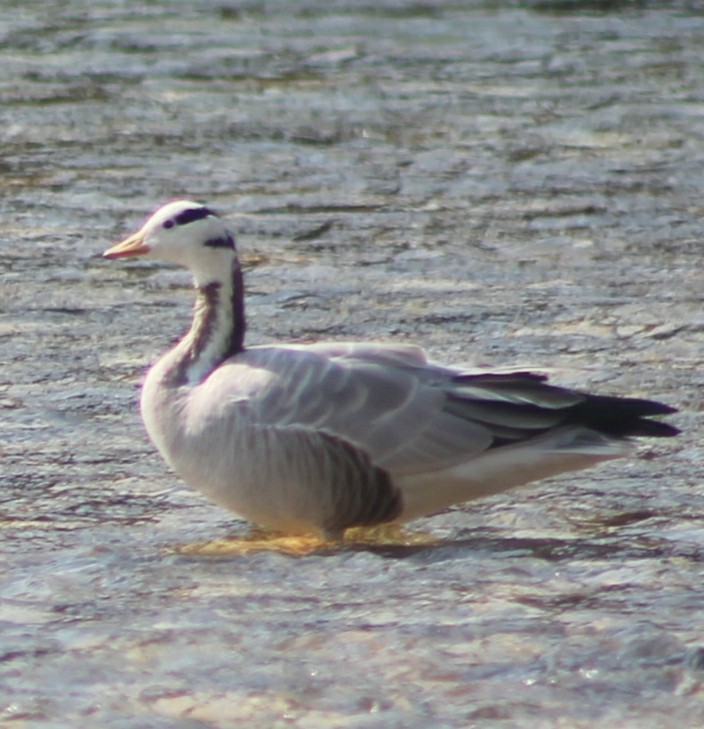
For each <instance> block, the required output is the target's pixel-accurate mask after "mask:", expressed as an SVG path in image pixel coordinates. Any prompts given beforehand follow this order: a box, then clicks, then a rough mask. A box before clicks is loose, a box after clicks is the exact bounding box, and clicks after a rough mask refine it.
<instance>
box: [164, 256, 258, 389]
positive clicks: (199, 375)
mask: <svg viewBox="0 0 704 729" xmlns="http://www.w3.org/2000/svg"><path fill="white" fill-rule="evenodd" d="M244 333H245V315H244V290H243V281H242V269H241V268H240V265H239V262H238V261H234V262H233V264H232V271H231V275H230V276H229V277H225V278H223V279H218V280H211V281H209V282H208V283H204V284H197V285H196V302H195V307H194V312H193V322H192V324H191V328H190V331H189V332H188V334H187V335H186V336H185V337H184V339H183V340H182V341H181V343H180V344H179V345H178V349H179V350H180V357H179V358H178V364H177V366H176V371H175V373H174V374H175V378H176V380H177V382H178V384H195V383H198V382H202V381H203V380H204V379H205V378H206V377H207V376H208V375H209V374H210V373H211V372H212V371H213V370H214V369H215V368H216V367H217V366H218V365H219V364H220V363H221V362H223V361H224V360H226V359H228V358H229V357H232V356H234V355H235V354H237V353H239V352H241V351H242V350H243V349H244Z"/></svg>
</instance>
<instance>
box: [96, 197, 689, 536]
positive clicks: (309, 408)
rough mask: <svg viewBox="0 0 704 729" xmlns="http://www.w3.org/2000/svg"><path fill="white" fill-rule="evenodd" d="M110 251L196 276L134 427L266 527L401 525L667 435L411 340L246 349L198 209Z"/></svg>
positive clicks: (196, 480)
mask: <svg viewBox="0 0 704 729" xmlns="http://www.w3.org/2000/svg"><path fill="white" fill-rule="evenodd" d="M214 241H217V245H216V244H215V243H214ZM105 255H106V257H108V258H119V257H125V256H133V255H146V256H151V257H154V258H160V259H163V260H167V261H171V262H175V263H180V264H182V265H185V266H187V267H189V268H190V270H191V271H192V273H193V274H194V279H195V285H196V289H197V300H196V309H195V315H194V320H193V324H192V327H191V330H190V332H189V333H188V334H187V335H186V336H185V337H184V339H183V340H182V341H181V342H180V343H179V344H178V345H177V346H176V347H175V348H174V349H173V350H171V351H170V352H169V353H167V354H166V355H165V356H164V357H162V359H161V360H159V362H157V364H156V365H155V366H154V367H153V368H152V369H151V371H150V372H149V374H148V376H147V379H146V382H145V385H144V390H143V394H142V414H143V417H144V421H145V424H146V427H147V430H148V432H149V435H150V437H151V438H152V440H153V442H154V443H155V445H156V446H157V448H158V449H159V451H160V452H161V454H162V455H163V457H164V458H165V459H166V461H167V462H168V463H169V464H170V465H171V467H172V468H173V469H174V470H175V471H176V472H177V473H178V474H179V475H180V476H181V477H182V478H183V479H184V480H185V481H186V482H187V483H189V484H190V485H192V486H193V487H194V488H196V489H198V490H200V491H202V492H203V493H204V494H206V495H207V496H209V497H210V498H211V499H213V500H214V501H216V502H217V503H219V504H221V505H223V506H225V507H227V508H229V509H231V510H233V511H235V512H237V513H238V514H241V515H242V516H244V517H246V518H248V519H250V520H252V521H254V522H257V523H259V524H261V525H264V526H268V527H271V528H274V529H276V530H281V531H285V532H310V531H315V532H319V533H321V534H323V535H325V536H328V537H339V536H340V535H341V534H342V533H343V532H344V530H345V529H346V528H348V527H351V526H364V525H375V524H380V523H385V522H394V521H397V522H400V521H408V520H410V519H414V518H416V517H419V516H422V515H424V514H430V513H434V512H437V511H439V510H441V509H444V508H446V507H448V506H450V505H452V504H456V503H461V502H464V501H468V500H470V499H474V498H477V497H480V496H485V495H488V494H492V493H496V492H499V491H503V490H505V489H508V488H511V487H513V486H517V485H519V484H522V483H527V482H529V481H534V480H537V479H540V478H545V477H547V476H551V475H554V474H556V473H560V472H563V471H569V470H575V469H580V468H585V467H588V466H591V465H594V464H595V463H598V462H600V461H603V460H607V459H610V458H615V457H618V456H622V455H625V454H626V453H627V452H628V450H629V447H628V440H627V439H628V437H629V436H641V435H642V436H671V435H675V434H676V433H677V432H678V431H677V430H676V429H675V428H673V427H672V426H670V425H667V424H665V423H661V422H659V421H655V420H651V419H650V418H651V416H657V415H663V414H667V413H671V412H674V409H673V408H671V407H669V406H666V405H663V404H660V403H656V402H652V401H648V400H639V399H631V398H615V397H604V396H597V395H588V394H585V393H581V392H576V391H573V390H567V389H564V388H560V387H554V386H551V385H548V384H547V383H546V382H545V377H543V376H542V375H536V374H533V373H528V372H510V373H501V372H499V373H485V372H476V373H475V372H466V371H462V370H459V369H455V368H452V367H446V366H443V365H439V364H435V363H431V362H428V361H427V360H426V357H425V354H424V353H423V351H422V350H421V349H420V348H418V347H415V346H410V345H394V344H382V343H346V342H328V343H320V344H313V345H277V346H261V347H247V348H245V347H244V331H245V320H244V304H243V290H242V274H241V269H240V265H239V262H238V260H237V257H236V253H235V247H234V238H233V237H232V235H231V233H230V231H229V230H228V228H227V226H226V224H225V223H224V222H223V221H222V220H221V219H220V218H219V217H218V216H217V215H215V214H214V213H213V212H212V211H211V210H209V209H208V208H206V207H205V206H203V205H200V204H198V203H194V202H190V201H178V202H175V203H171V204H169V205H167V206H165V207H163V208H161V209H160V210H158V211H157V212H156V213H155V214H154V215H153V216H152V217H151V218H150V219H149V220H148V221H147V222H146V223H145V225H144V227H143V228H142V229H141V230H140V231H138V232H137V233H136V234H134V235H133V236H131V237H130V238H128V239H126V240H125V241H123V242H122V243H119V244H117V245H116V246H113V247H112V248H110V249H109V250H108V251H106V253H105Z"/></svg>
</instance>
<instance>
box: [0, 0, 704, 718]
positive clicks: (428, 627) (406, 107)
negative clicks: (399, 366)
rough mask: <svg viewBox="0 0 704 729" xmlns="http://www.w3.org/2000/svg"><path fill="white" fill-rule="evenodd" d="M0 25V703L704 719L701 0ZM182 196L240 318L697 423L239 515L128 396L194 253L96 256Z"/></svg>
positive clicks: (23, 7)
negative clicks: (154, 431)
mask: <svg viewBox="0 0 704 729" xmlns="http://www.w3.org/2000/svg"><path fill="white" fill-rule="evenodd" d="M0 36H1V37H2V40H3V43H2V45H1V47H0V54H1V57H2V67H3V68H4V69H5V73H4V75H3V77H2V79H0V96H1V98H2V105H1V106H0V120H1V121H2V124H0V138H1V139H2V143H3V158H2V160H1V161H0V192H2V195H0V213H1V214H0V270H2V271H3V287H2V290H1V291H0V341H1V342H2V352H3V367H2V371H1V373H0V410H1V411H2V420H1V422H2V425H1V427H2V433H1V434H0V449H1V453H2V463H3V469H2V474H0V485H1V486H2V488H1V489H0V525H1V526H2V528H3V535H4V538H5V544H6V548H5V549H4V550H3V556H2V557H1V558H0V559H1V560H2V572H1V573H0V575H1V576H0V584H1V585H2V591H1V592H0V658H1V660H0V712H1V713H0V715H1V716H2V720H0V723H3V725H5V724H7V726H18V727H20V726H21V727H24V726H37V727H39V726H41V727H57V729H58V728H61V729H65V727H67V726H76V727H78V726H80V727H93V726H95V727H101V729H124V728H125V727H130V728H131V727H134V728H135V729H145V728H151V727H169V728H170V729H171V728H172V727H178V728H179V729H191V728H193V729H196V728H198V729H202V728H204V727H227V728H229V727H232V726H236V725H242V726H253V727H254V726H256V727H280V726H281V727H283V726H297V727H302V728H305V729H316V728H317V727H321V728H322V727H383V728H384V729H385V728H387V727H403V728H404V729H407V728H409V727H423V728H424V729H425V727H428V726H431V725H432V726H443V727H468V726H499V725H501V726H514V727H533V726H535V727H558V726H564V727H570V728H572V727H590V728H591V727H594V726H614V727H633V728H634V729H635V727H638V729H641V728H642V727H670V726H678V727H693V728H694V727H700V726H702V724H703V723H704V710H703V709H702V706H704V703H703V702H702V698H703V697H702V685H704V684H703V683H702V681H703V678H702V666H703V664H704V660H703V659H702V655H703V654H704V642H703V638H702V635H703V634H704V621H703V619H702V618H701V617H700V616H701V603H702V579H701V578H702V555H703V554H704V537H703V536H702V531H701V528H700V520H701V513H702V511H703V510H704V495H703V494H702V491H701V488H700V485H701V482H702V463H704V453H703V452H702V447H701V444H700V440H701V439H700V438H698V437H697V423H698V422H699V421H700V420H701V391H702V383H701V374H700V373H701V372H702V351H704V348H703V347H702V337H701V332H702V331H704V319H703V318H702V312H701V290H702V280H701V265H700V263H701V260H700V259H701V250H700V249H701V246H700V238H701V235H700V233H701V231H700V227H701V226H700V222H699V219H700V217H701V216H700V215H699V211H700V208H701V200H700V198H701V185H700V184H699V181H700V179H701V174H702V173H701V170H702V169H704V165H703V164H702V163H703V161H704V155H703V154H702V152H701V150H702V149H704V145H703V144H702V143H701V142H702V139H703V138H704V125H703V124H702V118H703V117H702V114H701V108H700V107H701V104H700V99H701V95H702V93H701V92H702V88H701V80H700V78H699V75H698V74H696V73H695V72H694V71H693V70H692V69H696V68H698V67H699V65H700V61H701V47H702V42H703V41H704V21H703V20H702V18H701V16H700V15H698V14H697V13H696V12H694V11H691V12H690V10H688V7H687V6H686V5H684V4H682V5H681V6H680V5H668V6H667V7H662V8H659V7H658V5H657V4H651V3H637V4H632V3H553V4H549V3H539V2H537V3H514V4H510V5H507V6H506V7H505V8H503V9H502V10H501V11H497V10H496V8H494V7H493V5H491V4H486V3H473V4H462V3H459V4H458V3H452V2H436V3H420V4H419V3H404V2H400V3H399V2H393V3H387V2H381V3H376V4H374V5H373V6H372V5H370V4H364V3H362V4H347V5H344V7H343V6H342V5H339V4H337V5H335V4H332V5H331V4H329V3H326V2H322V0H318V1H316V0H306V1H305V2H301V3H288V2H281V3H273V4H272V3H260V2H245V3H240V4H237V6H235V5H232V4H229V5H228V4H226V3H225V4H223V3H212V2H205V3H199V4H192V5H189V6H186V5H184V4H178V5H174V4H163V3H159V2H155V3H149V4H146V5H144V7H139V8H137V7H131V5H130V4H120V3H117V4H116V3H111V2H92V3H85V2H83V1H82V0H69V1H68V2H65V3H62V4H61V5H60V7H59V6H56V7H55V8H54V7H50V6H49V5H45V6H42V4H32V3H29V4H28V3H6V4H5V5H4V6H3V8H0ZM181 196H188V197H193V198H201V199H204V200H207V201H208V202H209V203H211V204H213V205H215V206H216V207H218V208H220V209H222V210H223V211H226V212H228V213H229V212H232V213H233V214H234V217H233V221H234V224H235V226H236V228H237V230H238V231H239V236H240V245H241V247H242V248H244V252H245V253H244V257H245V261H246V262H247V264H248V293H249V296H250V301H251V323H250V331H251V335H252V337H253V339H256V340H257V341H269V340H272V339H286V338H293V339H309V338H315V337H317V336H325V337H339V338H346V339H350V338H355V337H363V338H368V339H386V338H395V339H399V340H402V341H410V340H415V341H420V342H422V343H424V344H426V345H427V346H428V347H429V348H430V350H431V352H432V354H433V356H436V357H438V358H442V359H445V360H450V361H457V362H461V361H465V362H466V361H470V362H471V361H474V362H475V363H476V364H480V365H485V364H494V365H513V364H516V363H518V364H526V363H528V364H531V365H532V364H535V365H536V366H538V365H539V366H543V367H552V368H553V369H554V370H555V373H554V375H553V376H554V377H555V378H556V379H558V380H559V381H561V382H564V383H565V384H566V385H572V386H582V387H584V386H587V385H591V384H593V385H594V386H595V387H597V386H598V387H600V388H601V389H602V390H605V391H611V392H625V391H628V392H629V393H632V394H635V395H651V396H653V397H657V398H659V399H663V400H664V401H666V402H670V403H672V404H675V405H678V406H679V407H681V408H682V409H683V413H682V414H681V415H680V416H679V420H678V421H677V422H678V424H679V425H680V426H682V427H683V429H684V430H685V433H684V435H683V436H682V437H681V438H680V439H678V442H676V443H672V444H665V445H662V444H656V445H653V446H645V447H644V449H643V450H642V452H641V456H642V457H641V458H640V459H633V460H632V461H629V462H623V463H616V464H609V465H607V466H605V467H604V468H602V469H598V470H595V471H590V472H587V473H584V474H577V475H573V476H568V477H566V478H565V479H561V480H555V481H552V482H549V483H546V484H542V485H540V486H536V487H532V488H528V489H523V490H521V491H519V492H516V493H515V494H509V495H504V496H502V497H500V498H496V499H494V500H488V501H485V502H482V503H479V504H476V505H473V506H471V507H468V508H465V509H457V510H454V511H450V512H448V513H446V514H443V515H440V516H438V517H435V518H433V519H429V520H424V521H420V522H418V523H416V524H413V525H411V527H410V532H406V533H404V534H403V535H399V534H391V535H389V534H386V535H382V536H381V537H379V535H377V536H376V537H375V538H374V539H369V538H367V537H363V536H360V535H356V536H353V537H352V538H351V539H350V540H348V541H347V542H346V543H344V544H342V545H326V544H323V545H321V544H310V543H307V544H302V543H301V542H300V541H299V542H297V543H295V544H294V543H292V542H290V541H288V542H286V541H284V542H282V541H279V542H277V543H275V544H273V545H272V544H271V543H270V542H266V543H263V542H261V541H260V542H255V541H254V540H253V538H252V536H251V534H249V533H248V531H247V525H245V524H243V523H242V522H239V521H238V520H236V519H234V518H232V517H231V516H230V515H228V514H225V513H224V512H222V511H220V510H219V509H217V508H216V507H214V506H211V505H209V504H207V503H205V502H204V501H203V500H202V499H201V498H200V497H199V496H197V495H195V494H192V493H191V492H189V491H187V490H185V489H182V488H181V487H180V486H177V485H175V479H174V477H173V476H172V475H170V474H169V473H168V472H167V471H166V470H165V468H164V466H163V464H162V463H161V460H160V459H159V458H158V457H157V456H156V455H155V454H154V452H153V449H152V447H151V446H150V445H149V443H148V442H147V440H146V436H145V435H144V431H143V428H142V425H141V423H140V421H139V415H138V413H137V409H136V398H137V391H138V387H139V382H140V379H141V377H142V374H143V372H144V369H145V367H146V366H147V365H148V363H149V362H150V361H152V360H153V358H154V357H155V355H156V354H158V353H159V352H160V351H162V350H163V349H164V348H165V347H166V346H167V345H168V343H169V342H171V341H173V339H175V338H176V337H177V336H178V335H179V333H180V332H181V330H182V328H183V326H184V325H185V323H186V321H187V319H188V314H189V309H190V306H191V300H190V292H189V291H188V287H189V283H188V280H187V277H185V276H184V275H183V274H182V273H181V272H176V271H174V270H172V269H168V268H165V267H161V266H156V265H144V264H143V263H136V264H134V265H132V266H129V265H128V266H125V267H122V268H120V269H115V268H108V267H107V266H105V264H104V263H103V262H102V261H101V260H100V258H99V255H98V254H99V253H100V251H102V250H103V249H104V248H105V247H106V246H107V245H108V244H109V243H110V242H111V241H114V240H117V239H118V237H119V236H120V235H121V234H122V233H124V232H125V231H126V230H132V229H133V228H134V227H135V225H136V224H138V223H139V221H140V220H141V219H143V218H144V217H145V216H146V215H147V213H148V212H149V211H150V210H151V209H153V208H154V207H156V206H157V205H159V204H160V203H162V202H163V201H164V200H166V199H168V198H175V197H181ZM258 538H259V537H258ZM253 546H256V547H257V549H253V548H252V547H253Z"/></svg>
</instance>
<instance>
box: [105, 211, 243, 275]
mask: <svg viewBox="0 0 704 729" xmlns="http://www.w3.org/2000/svg"><path fill="white" fill-rule="evenodd" d="M236 255H237V254H236V251H235V240H234V237H233V235H232V233H231V231H230V230H229V228H228V226H227V224H226V223H225V222H224V221H223V220H222V219H221V218H220V217H219V216H218V215H217V214H216V213H214V212H213V211H212V210H211V209H210V208H208V207H206V206H205V205H202V204H201V203H197V202H193V201H191V200H177V201H176V202H172V203H169V204H168V205H164V206H163V207H161V208H159V209H158V210H157V211H156V212H155V213H154V214H153V215H152V216H151V217H150V218H149V219H148V220H147V222H146V223H145V224H144V225H143V226H142V227H141V228H140V229H139V230H138V231H137V232H136V233H133V234H132V235H130V236H129V237H128V238H125V240H123V241H121V242H120V243H117V244H115V245H114V246H112V247H111V248H108V250H106V251H105V253H103V256H104V257H105V258H111V259H112V258H127V257H131V256H144V257H145V258H152V259H156V260H161V261H166V262H169V263H175V264H177V265H180V266H185V267H186V268H188V269H189V270H190V271H191V273H193V276H194V278H195V282H196V285H197V286H205V285H207V284H208V283H210V282H212V281H219V280H221V279H223V278H224V277H227V276H228V275H229V272H230V271H231V270H232V265H233V263H234V262H235V261H236Z"/></svg>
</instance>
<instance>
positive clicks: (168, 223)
mask: <svg viewBox="0 0 704 729" xmlns="http://www.w3.org/2000/svg"><path fill="white" fill-rule="evenodd" d="M161 226H162V228H166V229H167V230H168V229H169V228H173V227H174V221H173V220H165V221H164V222H163V223H162V224H161Z"/></svg>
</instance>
